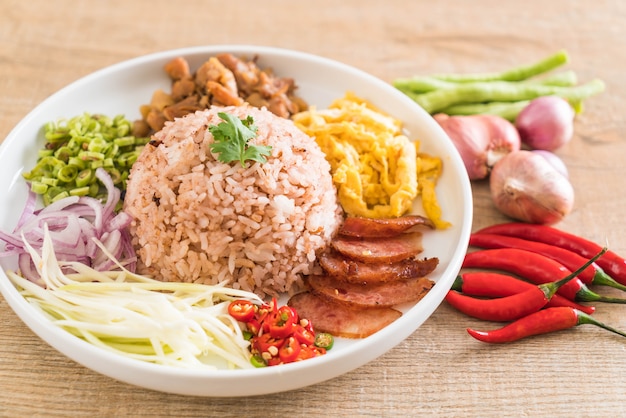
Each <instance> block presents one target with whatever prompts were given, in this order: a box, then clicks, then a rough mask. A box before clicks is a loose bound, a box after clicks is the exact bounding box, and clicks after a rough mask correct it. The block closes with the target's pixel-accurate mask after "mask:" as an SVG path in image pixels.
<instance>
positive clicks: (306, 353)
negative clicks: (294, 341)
mask: <svg viewBox="0 0 626 418" xmlns="http://www.w3.org/2000/svg"><path fill="white" fill-rule="evenodd" d="M312 347H314V346H312V345H304V346H301V347H300V352H299V353H298V357H297V358H296V360H295V361H300V360H307V359H310V358H313V357H315V356H316V355H317V352H316V351H313V348H312Z"/></svg>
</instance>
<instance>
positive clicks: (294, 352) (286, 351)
mask: <svg viewBox="0 0 626 418" xmlns="http://www.w3.org/2000/svg"><path fill="white" fill-rule="evenodd" d="M301 349H302V347H300V342H299V341H298V340H297V339H296V338H295V337H288V338H287V339H286V340H285V342H284V343H283V345H281V346H280V349H279V350H278V357H280V360H281V361H282V362H283V363H292V362H294V361H296V359H297V358H298V355H299V354H300V350H301Z"/></svg>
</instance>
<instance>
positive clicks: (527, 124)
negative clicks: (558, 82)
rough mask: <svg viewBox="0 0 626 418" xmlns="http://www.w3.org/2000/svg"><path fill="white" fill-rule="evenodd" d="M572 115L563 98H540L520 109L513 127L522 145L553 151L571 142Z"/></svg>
mask: <svg viewBox="0 0 626 418" xmlns="http://www.w3.org/2000/svg"><path fill="white" fill-rule="evenodd" d="M574 114H575V112H574V109H573V108H572V106H571V105H570V104H569V103H568V102H567V101H566V100H565V99H563V98H561V97H558V96H542V97H538V98H536V99H533V100H532V101H531V102H530V103H529V104H528V106H526V107H525V108H524V109H522V111H521V112H520V113H519V115H517V118H516V119H515V127H516V128H517V130H518V131H519V134H520V137H521V139H522V142H523V143H524V144H526V145H528V146H529V147H530V148H533V149H541V150H546V151H554V150H556V149H557V148H560V147H561V146H563V145H565V144H566V143H568V142H569V141H570V140H571V139H572V136H573V134H574Z"/></svg>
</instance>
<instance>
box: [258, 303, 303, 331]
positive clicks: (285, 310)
mask: <svg viewBox="0 0 626 418" xmlns="http://www.w3.org/2000/svg"><path fill="white" fill-rule="evenodd" d="M296 319H297V318H296V314H295V312H294V310H293V309H291V307H289V306H287V305H285V306H281V307H280V308H279V309H278V310H277V311H275V312H272V313H271V314H270V315H269V317H268V318H267V319H266V321H267V323H268V328H267V332H269V334H270V335H271V336H272V337H274V338H287V337H288V336H290V335H291V334H292V332H293V326H294V324H295V321H296Z"/></svg>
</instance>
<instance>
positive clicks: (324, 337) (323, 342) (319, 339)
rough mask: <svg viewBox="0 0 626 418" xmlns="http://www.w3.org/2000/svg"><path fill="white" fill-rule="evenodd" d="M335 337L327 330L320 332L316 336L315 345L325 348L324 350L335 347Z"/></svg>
mask: <svg viewBox="0 0 626 418" xmlns="http://www.w3.org/2000/svg"><path fill="white" fill-rule="evenodd" d="M334 343H335V339H334V338H333V336H332V335H330V334H329V333H327V332H320V333H319V334H317V335H316V336H315V346H316V347H319V348H323V349H324V350H330V349H331V348H333V344H334Z"/></svg>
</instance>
